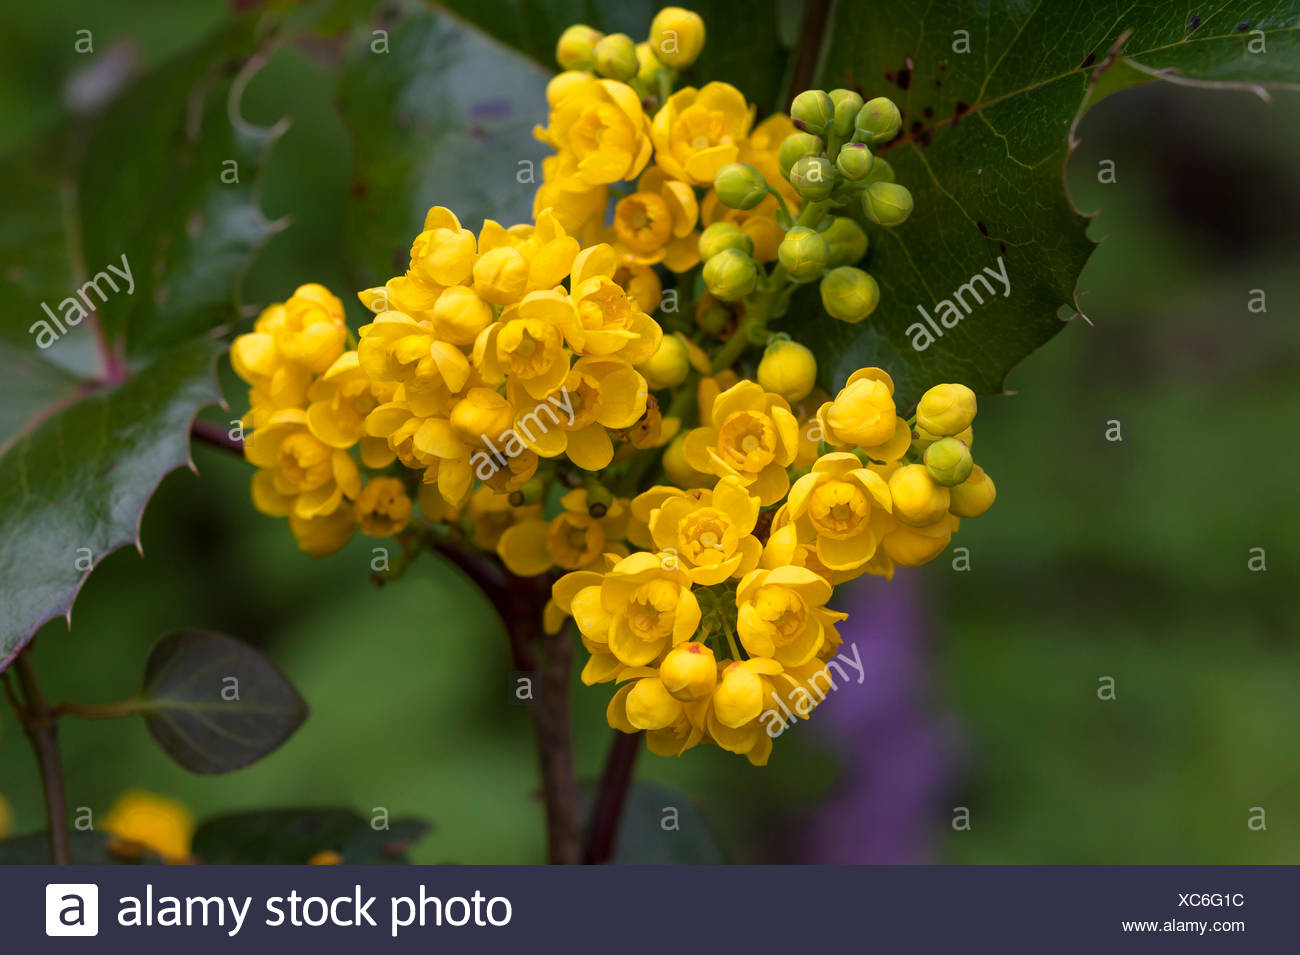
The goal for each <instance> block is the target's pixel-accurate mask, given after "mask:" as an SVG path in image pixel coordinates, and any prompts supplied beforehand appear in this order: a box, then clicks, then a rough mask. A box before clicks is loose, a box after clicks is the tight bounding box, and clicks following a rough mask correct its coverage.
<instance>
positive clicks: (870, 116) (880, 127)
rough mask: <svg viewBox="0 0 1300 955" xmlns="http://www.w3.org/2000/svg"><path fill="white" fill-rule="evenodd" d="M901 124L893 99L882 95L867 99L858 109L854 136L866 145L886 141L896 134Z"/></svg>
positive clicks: (900, 115) (900, 114)
mask: <svg viewBox="0 0 1300 955" xmlns="http://www.w3.org/2000/svg"><path fill="white" fill-rule="evenodd" d="M902 125H903V115H902V113H900V112H899V111H898V107H897V106H895V105H894V101H893V100H891V99H887V98H886V97H884V96H877V97H876V98H875V99H873V100H867V102H866V103H865V104H863V107H862V109H860V110H858V118H857V121H856V128H855V130H854V138H855V139H857V140H858V141H859V142H863V143H866V144H868V145H874V144H876V143H887V142H889V141H890V140H891V139H893V138H894V137H895V136H897V135H898V130H899V128H900V127H901V126H902Z"/></svg>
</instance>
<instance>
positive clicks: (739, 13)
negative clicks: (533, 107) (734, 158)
mask: <svg viewBox="0 0 1300 955" xmlns="http://www.w3.org/2000/svg"><path fill="white" fill-rule="evenodd" d="M668 5H669V4H664V3H653V2H651V0H451V2H449V3H444V4H443V6H445V7H447V8H448V9H449V10H451V11H452V12H453V13H455V14H457V15H458V16H461V17H464V18H465V19H466V20H468V21H470V22H471V23H473V24H474V25H475V26H478V27H480V28H481V29H483V30H485V31H486V32H488V33H489V34H491V35H492V36H493V37H495V38H496V39H498V40H500V41H501V42H502V43H505V44H506V45H508V46H511V47H513V48H515V49H516V50H519V51H520V52H522V53H524V54H525V55H527V56H529V57H531V58H532V59H533V60H535V61H536V62H537V63H539V64H541V65H542V66H543V67H544V68H546V69H547V70H552V71H558V70H559V66H558V65H557V64H556V62H555V44H556V41H557V40H559V38H560V34H561V33H563V32H564V30H565V28H566V27H569V26H572V25H573V24H575V23H585V24H586V25H587V26H590V27H595V28H596V29H597V30H600V31H601V32H603V33H626V34H627V35H628V36H630V37H631V38H632V39H633V40H635V41H637V42H638V43H639V42H641V41H642V40H645V39H646V38H647V37H648V36H649V33H650V21H651V20H652V19H654V15H655V12H656V11H657V10H658V9H659V8H660V7H663V6H668ZM677 6H682V7H686V8H688V9H690V10H694V11H695V12H696V13H698V14H699V15H700V16H701V17H703V18H704V23H705V36H706V39H705V46H704V55H703V56H701V57H700V59H699V60H698V61H697V62H696V63H695V64H694V65H693V66H692V67H690V68H689V69H687V70H686V71H685V72H684V73H683V83H685V84H689V85H692V86H702V85H703V84H705V83H708V82H710V81H712V80H722V81H725V82H728V83H730V84H732V85H733V86H735V87H737V88H739V89H741V90H743V91H744V93H745V95H746V96H747V97H748V98H749V100H750V101H751V102H753V103H757V104H758V106H759V108H760V110H762V111H763V112H764V113H766V112H770V111H772V110H774V109H780V108H782V107H784V105H785V103H784V101H783V100H782V99H781V97H782V91H783V83H784V82H785V78H786V74H787V70H788V68H789V66H790V59H791V52H790V48H791V47H792V46H793V45H794V41H795V38H796V37H797V36H798V34H799V29H800V26H801V24H802V12H803V11H802V8H803V4H799V3H783V2H780V0H760V2H757V3H753V4H747V5H738V4H737V3H736V2H735V0H695V2H691V3H679V4H677ZM849 6H850V9H855V7H854V5H852V4H850V5H849Z"/></svg>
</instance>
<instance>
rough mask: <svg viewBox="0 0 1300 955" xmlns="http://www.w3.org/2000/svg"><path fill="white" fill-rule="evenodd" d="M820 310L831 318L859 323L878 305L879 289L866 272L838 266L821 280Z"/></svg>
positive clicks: (848, 266)
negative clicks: (823, 310)
mask: <svg viewBox="0 0 1300 955" xmlns="http://www.w3.org/2000/svg"><path fill="white" fill-rule="evenodd" d="M821 293H822V306H823V307H824V308H825V309H826V313H827V314H828V315H830V316H831V318H838V319H839V320H840V321H841V322H850V323H852V322H860V321H862V320H863V319H864V318H866V317H867V316H868V315H870V314H871V313H872V312H874V311H875V310H876V306H877V305H879V304H880V286H879V285H877V284H876V280H875V279H873V278H872V277H871V276H870V275H868V274H867V273H866V272H864V271H862V270H861V269H855V268H853V267H852V266H850V265H841V266H840V267H839V268H837V269H831V270H830V271H829V272H827V273H826V274H825V275H823V276H822V285H821Z"/></svg>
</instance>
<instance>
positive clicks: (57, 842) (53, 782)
mask: <svg viewBox="0 0 1300 955" xmlns="http://www.w3.org/2000/svg"><path fill="white" fill-rule="evenodd" d="M30 652H31V651H30V649H29V650H27V651H24V652H23V653H22V654H20V655H19V657H18V660H17V669H18V681H19V683H20V684H21V685H22V688H23V696H24V697H26V700H27V705H26V707H25V708H24V709H23V711H22V713H21V714H20V718H21V719H22V722H23V729H24V730H25V731H26V733H27V738H28V739H29V740H31V743H32V749H33V750H34V751H35V753H36V762H37V764H38V765H39V766H40V769H41V785H42V786H43V787H44V789H45V815H46V817H47V819H48V820H49V829H50V846H51V848H52V850H53V856H54V864H55V865H67V864H68V863H70V862H71V861H72V855H71V852H70V851H69V845H68V804H67V797H66V796H65V795H64V792H63V767H62V765H61V764H60V762H59V740H58V734H59V724H58V717H57V716H56V715H55V713H54V711H53V710H51V709H50V708H49V706H48V705H47V704H46V702H45V697H44V695H42V693H41V688H40V684H38V683H37V682H36V671H35V670H33V669H32V663H31V660H29V659H28V654H29V653H30Z"/></svg>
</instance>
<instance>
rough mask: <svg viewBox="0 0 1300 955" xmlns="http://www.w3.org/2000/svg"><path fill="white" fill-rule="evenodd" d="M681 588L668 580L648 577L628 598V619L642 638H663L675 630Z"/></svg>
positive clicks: (629, 623) (634, 630) (633, 629)
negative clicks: (649, 578) (674, 624)
mask: <svg viewBox="0 0 1300 955" xmlns="http://www.w3.org/2000/svg"><path fill="white" fill-rule="evenodd" d="M677 597H678V587H677V585H676V584H674V583H672V582H671V581H668V580H649V581H646V582H645V583H644V584H642V585H641V586H640V587H638V588H637V589H636V592H635V593H634V594H633V595H632V599H631V600H630V601H628V607H627V621H628V625H629V626H630V627H631V629H632V632H633V633H635V634H636V635H637V636H638V637H640V638H641V639H642V640H647V641H649V640H660V639H662V638H664V637H666V636H668V635H669V634H671V633H672V632H673V622H674V621H675V620H676V616H677Z"/></svg>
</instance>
